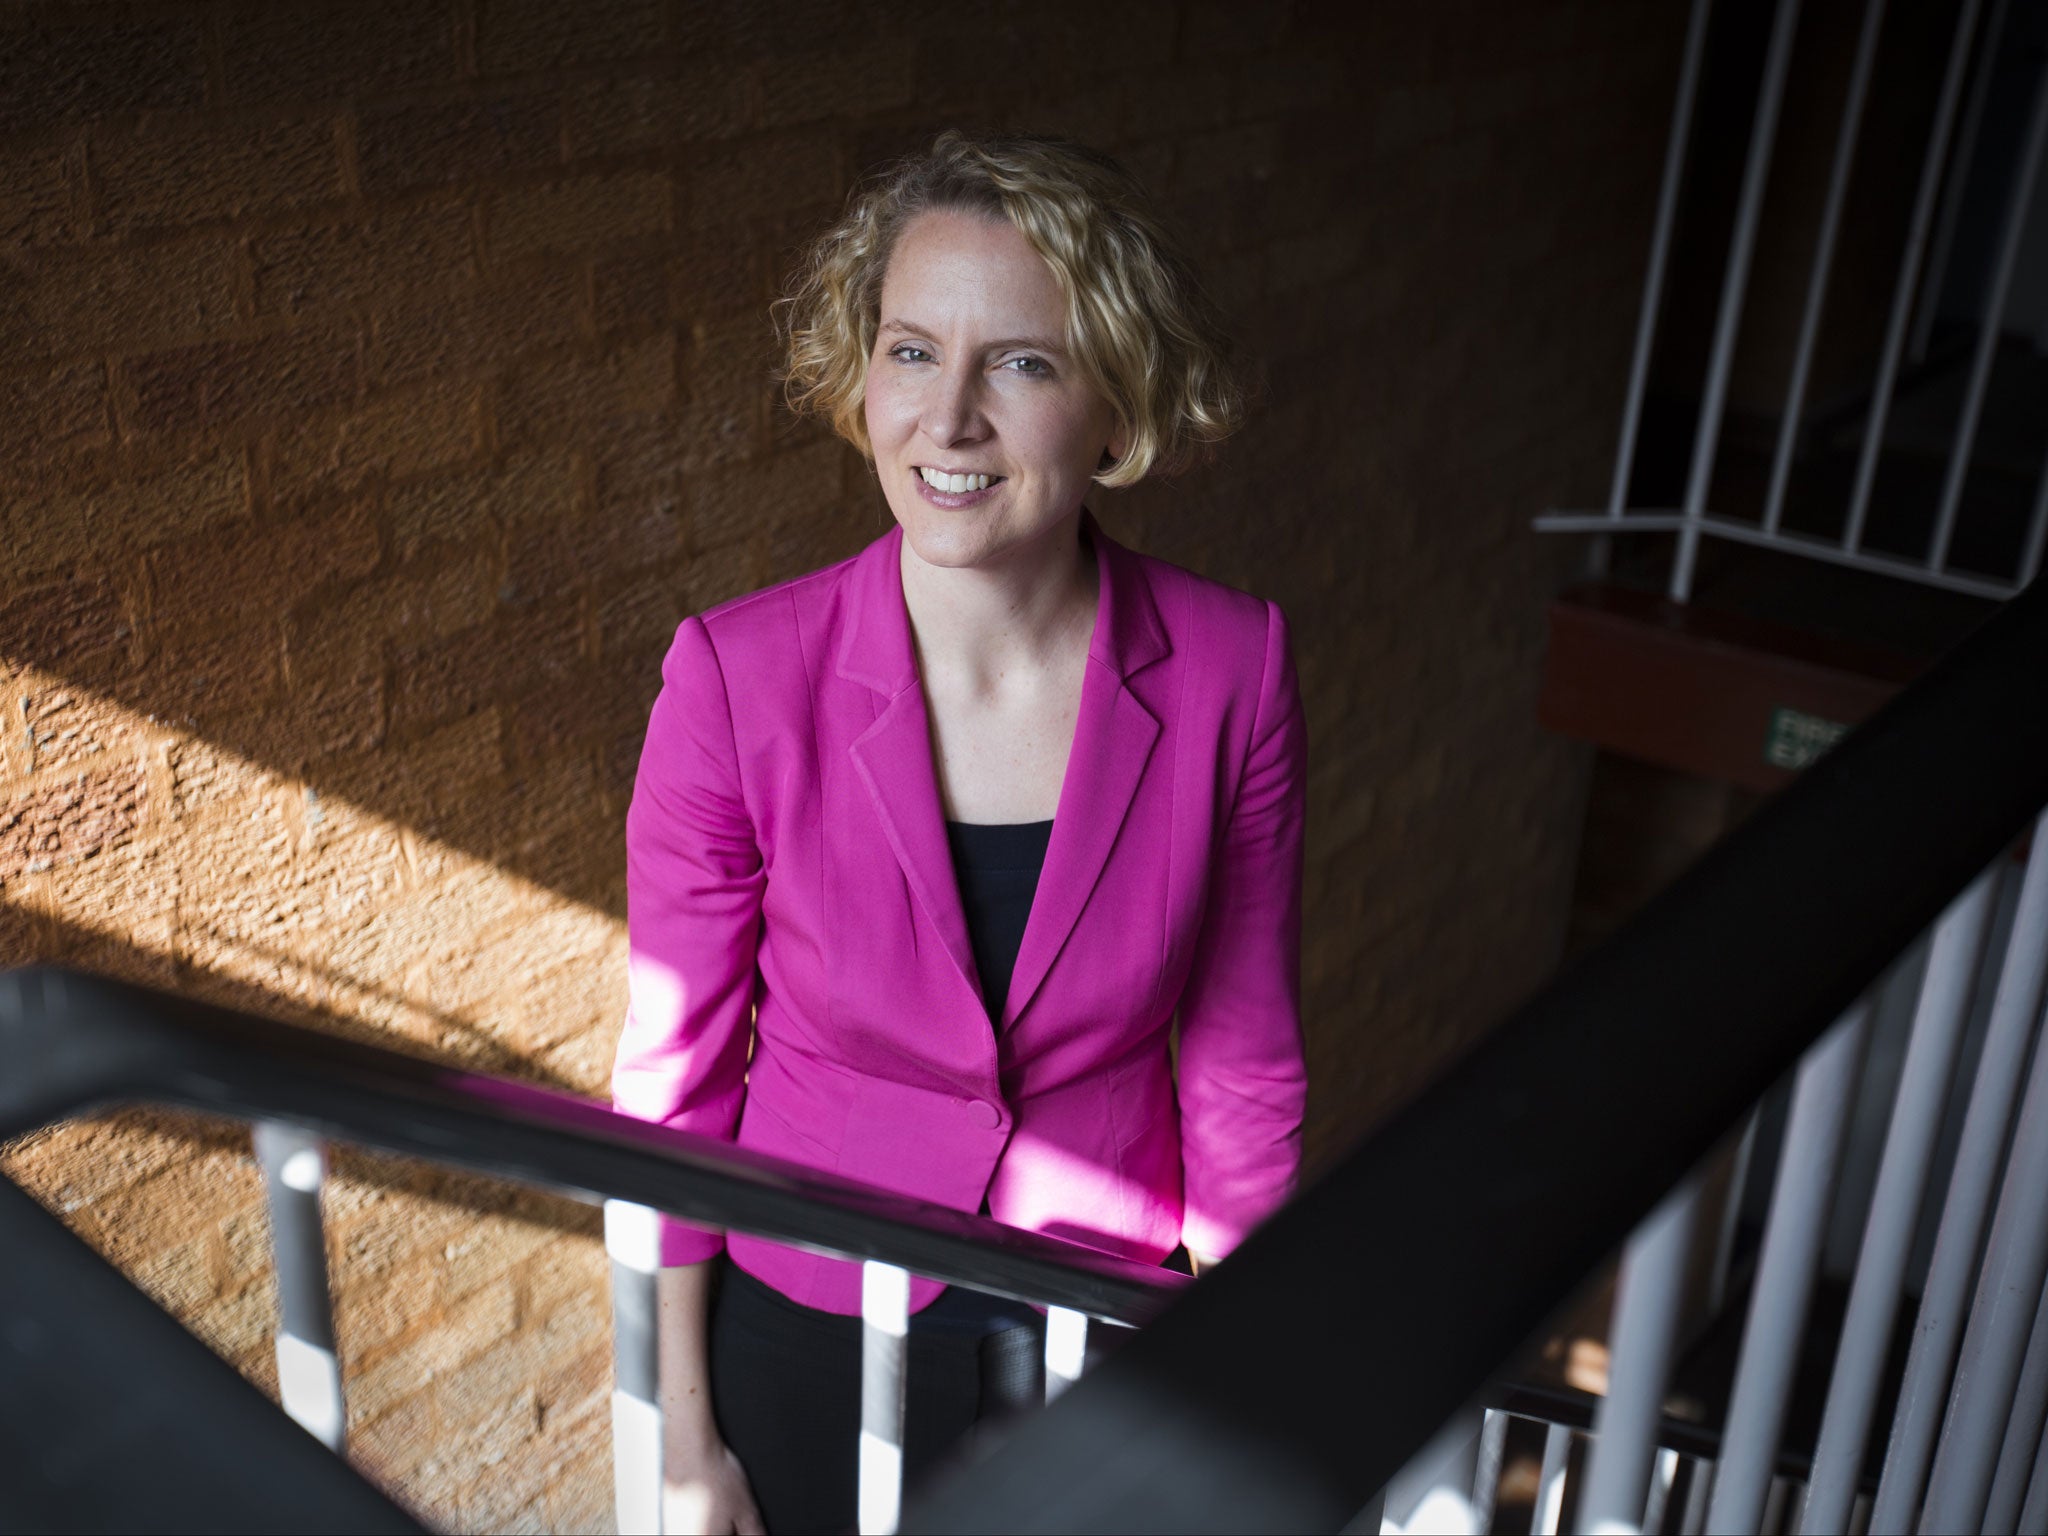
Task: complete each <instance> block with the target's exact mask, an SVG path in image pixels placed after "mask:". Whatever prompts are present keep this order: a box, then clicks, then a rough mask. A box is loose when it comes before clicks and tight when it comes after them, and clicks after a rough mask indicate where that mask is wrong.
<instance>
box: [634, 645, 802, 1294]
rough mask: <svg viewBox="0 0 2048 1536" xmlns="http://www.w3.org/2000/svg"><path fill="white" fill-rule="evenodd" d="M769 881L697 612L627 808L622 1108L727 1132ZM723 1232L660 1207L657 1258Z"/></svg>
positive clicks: (712, 1241)
mask: <svg viewBox="0 0 2048 1536" xmlns="http://www.w3.org/2000/svg"><path fill="white" fill-rule="evenodd" d="M765 886H766V874H765V871H764V867H763V863H762V859H761V852H760V848H759V845H758V843H757V841H756V839H755V836H754V827H753V821H752V818H751V817H750V816H749V815H748V814H747V809H746V805H745V803H744V801H743V799H742V796H741V790H740V774H739V755H738V751H737V749H736V747H735V745H734V740H733V727H732V708H731V704H730V701H729V700H728V698H727V695H726V688H725V678H724V674H723V673H722V671H721V670H720V667H719V663H718V656H717V653H716V652H715V651H714V650H713V648H712V644H711V637H710V634H709V632H708V631H707V630H706V629H705V627H704V623H703V621H702V620H701V619H698V618H694V617H693V618H690V619H686V620H685V621H684V622H683V625H682V627H681V628H680V629H678V630H677V631H676V638H675V644H674V645H673V646H672V647H671V648H670V650H669V653H668V657H667V659H666V660H665V661H664V662H663V663H662V688H661V693H660V695H659V696H658V697H657V698H656V699H655V701H654V710H653V713H652V714H651V715H650V717H649V719H648V723H647V740H646V744H645V745H644V746H643V747H642V748H641V752H640V768H639V773H638V776H637V778H636V779H635V781H634V785H633V801H632V805H631V807H630V808H629V809H628V810H627V812H626V931H627V941H628V964H627V976H628V983H629V987H628V990H629V1000H628V1007H627V1014H626V1026H625V1030H624V1033H623V1034H622V1035H621V1036H620V1039H619V1050H618V1056H617V1058H616V1060H615V1061H614V1063H613V1067H612V1103H613V1105H614V1107H616V1108H617V1109H619V1110H620V1111H622V1112H623V1113H625V1114H629V1115H632V1116H635V1117H636V1118H638V1119H642V1120H653V1121H657V1122H659V1123H661V1124H663V1125H672V1126H675V1127H677V1128H678V1129H680V1130H686V1131H693V1132H696V1133H697V1134H699V1135H703V1136H714V1137H721V1138H724V1139H727V1140H730V1139H731V1138H732V1136H733V1134H734V1131H735V1129H736V1127H737V1124H738V1120H739V1112H740V1105H741V1103H742V1101H743V1100H744V1098H745V1096H746V1071H747V1056H748V1049H749V1045H750V1043H751V1040H752V1034H753V1027H752V1026H753V1002H754V981H755V968H754V967H755V956H756V951H757V948H758V944H759V940H760V932H761V895H762V891H763V890H764V888H765ZM724 1246H725V1238H724V1235H723V1234H722V1233H720V1232H717V1231H715V1230H709V1229H705V1228H701V1227H695V1226H691V1225H688V1224H686V1223H683V1222H679V1221H675V1220H671V1219H669V1218H666V1217H664V1218H663V1219H662V1223H661V1262H662V1263H663V1264H664V1265H676V1264H694V1263H698V1262H701V1261H702V1260H705V1259H709V1258H711V1257H713V1256H714V1255H716V1254H717V1253H718V1252H720V1251H721V1250H722V1249H723V1248H724Z"/></svg>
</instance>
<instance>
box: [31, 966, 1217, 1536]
mask: <svg viewBox="0 0 2048 1536" xmlns="http://www.w3.org/2000/svg"><path fill="white" fill-rule="evenodd" d="M123 1103H150V1104H159V1105H169V1106H174V1107H178V1108H183V1109H188V1110H196V1111H200V1112H203V1113H209V1114H217V1115H225V1116H230V1117H233V1118H239V1119H245V1120H249V1121H251V1122H253V1123H254V1126H255V1135H254V1150H255V1153H256V1157H257V1160H258V1162H259V1163H260V1165H261V1166H262V1169H263V1173H264V1182H265V1186H266V1193H267V1195H268V1198H269V1204H270V1210H271V1218H272V1219H271V1232H272V1241H273V1248H274V1254H275V1258H276V1264H277V1276H278V1291H279V1303H280V1305H279V1312H280V1321H281V1324H282V1327H281V1329H280V1332H279V1335H278V1339H277V1359H278V1381H279V1389H280V1397H281V1400H282V1403H283V1406H284V1408H285V1409H286V1411H287V1412H289V1413H290V1414H291V1415H292V1417H293V1418H295V1419H296V1420H298V1422H299V1423H300V1425H301V1426H303V1427H304V1428H305V1429H306V1430H307V1431H308V1432H309V1433H311V1434H313V1435H314V1436H315V1437H316V1438H317V1439H319V1440H321V1441H323V1442H324V1443H325V1444H326V1445H328V1446H329V1447H330V1448H331V1449H334V1450H337V1451H338V1450H340V1449H341V1448H342V1440H343V1425H344V1422H345V1419H346V1413H345V1404H344V1400H343V1390H344V1377H343V1372H342V1369H341V1364H340V1360H339V1358H338V1354H337V1350H336V1341H335V1336H334V1325H333V1319H332V1314H331V1311H330V1308H329V1301H328V1285H327V1271H326V1246H325V1241H324V1236H323V1229H322V1222H321V1215H320V1192H321V1187H322V1184H323V1181H324V1178H325V1172H326V1155H325V1145H326V1143H327V1141H329V1140H340V1141H347V1142H351V1143H355V1144H358V1145H362V1146H366V1147H370V1148H373V1149H376V1150H379V1151H383V1152H389V1153H395V1154H398V1155H400V1156H407V1157H415V1158H420V1159H424V1160H426V1161H429V1162H434V1163H441V1164H447V1165H451V1166H456V1167H461V1168H466V1169H469V1170H471V1171H474V1172H478V1173H484V1174H488V1175H491V1176H494V1177H498V1178H505V1179H511V1180H515V1181H518V1182H521V1183H526V1184H531V1185H535V1186H539V1187H543V1188H548V1189H553V1190H556V1191H559V1192H561V1193H565V1194H568V1195H571V1196H574V1197H577V1198H581V1199H585V1200H590V1201H601V1202H603V1203H604V1205H605V1218H606V1219H605V1232H606V1247H607V1249H608V1250H609V1251H610V1254H611V1257H612V1296H613V1344H614V1354H615V1357H616V1382H617V1390H616V1391H615V1393H614V1397H613V1428H614V1466H615V1470H616V1474H617V1478H618V1504H619V1513H620V1528H621V1529H622V1530H636V1529H639V1530H656V1529H659V1499H660V1479H661V1465H660V1406H659V1404H660V1397H659V1392H658V1389H657V1379H656V1360H657V1354H658V1352H657V1347H656V1339H655V1332H654V1319H655V1316H656V1312H657V1309H656V1306H655V1299H654V1288H655V1273H656V1267H657V1266H656V1259H655V1251H656V1250H655V1244H654V1241H653V1237H654V1215H655V1213H656V1212H657V1211H660V1212H666V1213H668V1214H670V1215H673V1216H677V1217H680V1218H683V1219H685V1220H689V1221H695V1222H699V1223H702V1224H705V1225H711V1226H719V1227H730V1228H737V1229H739V1230H741V1231H745V1232H751V1233H755V1234H757V1235H760V1236H763V1237H770V1238H774V1239H776V1240H778V1241H781V1242H787V1243H790V1244H793V1245H795V1246H798V1247H803V1248H807V1249H811V1250H814V1251H817V1252H822V1253H828V1254H831V1255H833V1256H835V1257H839V1258H848V1259H856V1260H860V1261H862V1262H863V1263H864V1266H865V1277H864V1278H865V1282H866V1283H865V1285H864V1293H865V1305H864V1313H865V1315H866V1316H867V1320H868V1322H869V1324H870V1326H869V1327H868V1328H867V1329H866V1330H865V1335H866V1340H867V1342H866V1344H865V1346H864V1348H863V1373H864V1377H865V1383H864V1390H863V1394H862V1396H863V1405H864V1412H865V1413H866V1414H867V1415H868V1417H869V1420H870V1422H864V1424H863V1440H864V1443H866V1442H870V1441H872V1442H873V1443H874V1444H877V1445H880V1446H882V1447H884V1448H887V1447H892V1446H899V1445H900V1437H901V1415H902V1403H903V1393H904V1389H905V1385H906V1383H905V1380H904V1369H903V1351H902V1350H901V1348H900V1342H901V1339H902V1336H903V1332H904V1327H905V1322H906V1318H907V1309H908V1287H907V1284H906V1283H905V1276H906V1275H907V1274H908V1273H909V1272H912V1271H914V1272H916V1273H918V1274H921V1275H925V1276H929V1277H931V1278H933V1279H938V1280H943V1281H946V1282H947V1283H949V1284H961V1285H969V1286H973V1287H974V1288H976V1289H978V1290H983V1291H991V1292H995V1293H998V1294H1001V1295H1005V1296H1009V1297H1013V1298H1015V1299H1017V1300H1020V1301H1027V1302H1031V1303H1033V1304H1035V1305H1039V1306H1044V1307H1046V1308H1048V1310H1049V1316H1050V1318H1051V1320H1052V1321H1051V1325H1050V1326H1049V1328H1048V1339H1047V1354H1048V1361H1047V1364H1048V1389H1049V1392H1057V1391H1058V1390H1059V1389H1060V1388H1061V1387H1063V1386H1064V1385H1066V1384H1067V1382H1069V1381H1070V1380H1071V1379H1072V1377H1073V1375H1074V1374H1075V1371H1076V1368H1077V1366H1076V1361H1077V1359H1078V1356H1079V1354H1080V1349H1081V1343H1082V1341H1083V1340H1084V1339H1085V1333H1086V1327H1087V1321H1088V1319H1090V1318H1096V1319H1101V1320H1104V1321H1107V1322H1111V1323H1116V1324H1122V1325H1126V1326H1134V1325H1137V1324H1139V1323H1143V1322H1145V1321H1147V1320H1148V1319H1150V1318H1151V1317H1153V1316H1154V1315H1155V1314H1156V1313H1157V1312H1158V1311H1159V1310H1160V1309H1161V1308H1162V1307H1163V1306H1164V1305H1165V1304H1166V1303H1167V1302H1168V1301H1169V1300H1170V1299H1171V1298H1172V1297H1173V1296H1174V1294H1175V1293H1176V1292H1177V1291H1178V1290H1179V1288H1181V1287H1182V1286H1184V1285H1186V1284H1187V1283H1188V1280H1187V1277H1185V1276H1182V1275H1180V1274H1177V1273H1174V1272H1172V1271H1168V1270H1163V1269H1157V1268H1153V1267H1150V1266H1147V1265H1142V1264H1137V1263H1133V1262H1131V1261H1128V1260H1125V1259H1120V1258H1117V1257H1115V1256H1113V1255H1110V1254H1106V1253H1102V1252H1099V1251H1097V1250H1095V1249H1091V1248H1087V1247H1083V1246H1082V1245H1080V1244H1077V1243H1070V1242H1066V1241H1064V1240H1062V1239H1059V1238H1054V1237H1046V1236H1042V1235H1040V1234H1038V1233H1034V1232H1026V1231H1022V1230H1020V1229H1018V1228H1014V1227H1008V1226H1005V1225H1003V1224H1002V1223H1000V1222H996V1221H992V1220H990V1219H988V1218H987V1217H983V1216H977V1215H973V1214H970V1213H966V1212H961V1211H954V1210H949V1209H946V1208H943V1207H940V1206H935V1205H931V1204H928V1203H926V1202H923V1201H918V1200H913V1199H909V1198H907V1197H904V1196H901V1195H896V1194H893V1193H891V1192H889V1191H886V1190H882V1189H878V1188H875V1187H873V1186H870V1185H865V1184H861V1183H858V1182H856V1181H853V1180H850V1179H845V1178H841V1177H839V1176H837V1175H834V1174H829V1173H822V1172H819V1171H817V1170H815V1169H810V1168H805V1167H803V1166H801V1165H799V1164H795V1163H790V1162H786V1161H783V1160H781V1159H778V1158H773V1157H767V1156H763V1155H761V1154H758V1153H754V1152H749V1151H745V1150H742V1149H740V1148H737V1147H734V1146H732V1145H730V1144H728V1143H725V1142H721V1141H715V1140H712V1139H710V1138H707V1137H701V1136H694V1135H690V1134H688V1133H685V1132H682V1131H676V1130H672V1129H669V1128H668V1127H665V1126H658V1125H651V1124H648V1123H647V1122H644V1121H641V1120H637V1119H634V1118H632V1117H630V1116H627V1115H622V1114H618V1113H616V1112H614V1111H613V1110H611V1109H609V1108H606V1107H604V1106H602V1105H599V1104H594V1103H591V1102H590V1101H588V1100H585V1099H581V1098H577V1097H576V1096H574V1095H572V1094H567V1093H561V1092H557V1091H553V1090H550V1089H544V1088H538V1087H534V1086H531V1085H529V1084H525V1083H520V1082H516V1081H513V1080H511V1079H507V1078H502V1077H494V1076H489V1075H486V1074H483V1073H478V1072H471V1071H466V1070H460V1069H456V1068H451V1067H446V1066H441V1065H437V1064H435V1063H433V1062H429V1061H423V1060H420V1059H418V1058H416V1057H411V1056H406V1055H403V1054H400V1053H399V1052H396V1051H391V1050H386V1049H383V1048H381V1047H377V1046H372V1045H366V1044H362V1043H359V1042H355V1041H351V1040H344V1039H340V1038H337V1037H335V1036H332V1035H326V1034H322V1033H320V1032H318V1031H315V1030H309V1029H303V1028H299V1027H295V1026H292V1025H287V1024H283V1023H279V1022H277V1021H275V1020H270V1019H263V1018H257V1017H254V1016H251V1015H247V1014H242V1013H237V1012H235V1011H233V1010H230V1009H226V1008H220V1007H216V1006H213V1005H210V1004H206V1003H201V1002H196V1001H192V1000H190V999H185V998H178V997H173V996H169V995H167V994H163V993H157V992H152V991H148V990H146V989H143V988H140V987H134V986H129V985H126V984H124V983H121V982H115V981H109V980H105V979H102V978H97V977H90V976H83V975H77V974H73V973H69V972H65V971H62V970H56V969H49V968H32V969H25V970H18V971H13V972H8V973H4V974H0V1139H5V1138H8V1137H12V1136H18V1135H21V1134H23V1133H25V1132H27V1131H29V1130H33V1129H36V1128H38V1127H41V1126H43V1125H47V1124H49V1123H51V1122H53V1121H55V1120H59V1119H64V1118H68V1117H71V1116H74V1115H79V1114H83V1113H87V1112H89V1111H92V1110H95V1109H101V1108H105V1107H109V1106H112V1105H116V1104H123ZM863 1467H864V1472H863V1477H862V1482H861V1501H862V1510H863V1516H862V1522H861V1523H862V1528H863V1529H864V1530H888V1529H893V1527H894V1524H895V1521H896V1511H897V1510H898V1508H899V1507H900V1499H901V1491H900V1485H901V1467H900V1457H898V1458H894V1459H893V1461H892V1459H891V1458H890V1457H888V1456H886V1455H884V1456H881V1457H879V1458H878V1457H876V1456H874V1455H873V1454H872V1453H870V1454H869V1455H868V1456H867V1457H866V1458H865V1459H864V1461H863ZM221 1496H222V1497H223V1498H224V1499H225V1498H226V1497H227V1495H226V1494H225V1493H223V1494H222V1495H221ZM189 1513H190V1514H191V1515H193V1516H194V1517H195V1518H197V1517H199V1516H201V1515H203V1513H204V1512H203V1511H201V1510H193V1511H190V1512H189ZM174 1523H175V1522H174ZM200 1523H204V1522H203V1520H202V1521H201V1522H200Z"/></svg>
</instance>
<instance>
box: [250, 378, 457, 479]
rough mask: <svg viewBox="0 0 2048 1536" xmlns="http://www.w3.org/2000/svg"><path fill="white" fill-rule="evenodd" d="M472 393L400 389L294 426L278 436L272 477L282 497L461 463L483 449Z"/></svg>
mask: <svg viewBox="0 0 2048 1536" xmlns="http://www.w3.org/2000/svg"><path fill="white" fill-rule="evenodd" d="M477 430H478V429H477V402H476V399H475V397H474V396H472V395H468V394H466V393H463V392H459V391H455V390H445V389H433V390H420V389H406V390H394V391H391V392H389V393H386V394H380V395H375V396H372V397H371V398H369V399H367V400H364V401H362V402H360V403H359V404H357V405H355V406H353V407H352V408H350V409H349V410H348V411H347V412H345V413H343V414H340V415H335V416H328V417H320V418H315V419H313V420H310V421H300V422H295V423H293V424H292V425H290V426H288V427H286V428H284V429H283V430H282V431H280V432H279V433H278V436H277V443H276V452H275V458H274V460H273V466H274V467H273V473H274V475H275V477H276V485H277V488H278V493H279V495H280V496H282V497H285V498H288V499H289V498H295V497H299V496H306V495H311V494H315V493H318V492H346V491H349V490H352V489H354V488H355V487H357V486H359V485H361V484H362V483H363V482H364V481H365V480H368V479H372V478H376V479H392V478H398V477H401V476H405V475H414V474H419V473H421V472H423V471H426V470H430V469H438V468H440V467H442V466H444V465H448V464H459V463H462V462H463V461H464V460H466V459H469V458H470V457H472V456H473V455H474V454H475V453H476V450H477Z"/></svg>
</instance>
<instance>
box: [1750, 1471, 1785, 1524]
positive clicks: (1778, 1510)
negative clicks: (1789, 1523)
mask: <svg viewBox="0 0 2048 1536" xmlns="http://www.w3.org/2000/svg"><path fill="white" fill-rule="evenodd" d="M1791 1510H1792V1483H1791V1480H1790V1479H1789V1478H1783V1477H1774V1478H1772V1479H1771V1491H1770V1494H1769V1496H1768V1497H1767V1498H1765V1500H1764V1518H1763V1523H1762V1524H1761V1525H1759V1526H1758V1527H1757V1530H1759V1531H1760V1532H1762V1533H1763V1536H1778V1533H1779V1532H1780V1531H1783V1530H1784V1529H1786V1517H1787V1516H1788V1515H1789V1514H1790V1513H1791Z"/></svg>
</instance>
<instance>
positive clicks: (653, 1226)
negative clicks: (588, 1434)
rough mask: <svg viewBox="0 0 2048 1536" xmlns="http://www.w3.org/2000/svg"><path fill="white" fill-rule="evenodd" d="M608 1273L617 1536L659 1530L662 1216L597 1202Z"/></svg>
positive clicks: (621, 1204)
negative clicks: (601, 1212)
mask: <svg viewBox="0 0 2048 1536" xmlns="http://www.w3.org/2000/svg"><path fill="white" fill-rule="evenodd" d="M604 1248H605V1254H606V1256H607V1257H609V1258H610V1260H611V1276H612V1504H613V1508H614V1511H615V1513H616V1515H617V1520H618V1527H619V1531H620V1532H621V1536H653V1533H655V1532H658V1531H659V1530H660V1529H661V1340H660V1322H659V1320H660V1317H661V1299H660V1295H659V1292H658V1287H659V1285H660V1276H661V1219H660V1217H659V1216H657V1215H656V1214H655V1213H654V1212H653V1211H652V1210H649V1209H648V1208H647V1207H646V1206H644V1205H634V1204H631V1203H630V1202H628V1201H625V1200H607V1201H605V1203H604Z"/></svg>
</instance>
